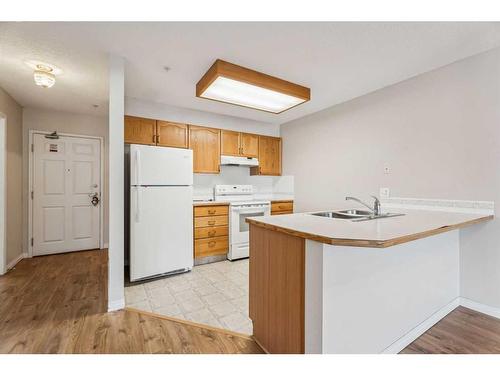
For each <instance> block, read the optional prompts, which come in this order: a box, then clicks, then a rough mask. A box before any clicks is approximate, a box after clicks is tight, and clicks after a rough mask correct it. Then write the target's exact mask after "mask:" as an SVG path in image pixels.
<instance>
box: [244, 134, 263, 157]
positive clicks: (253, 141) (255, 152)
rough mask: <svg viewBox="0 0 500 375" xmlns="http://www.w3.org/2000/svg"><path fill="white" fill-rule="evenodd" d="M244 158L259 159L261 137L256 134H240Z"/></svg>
mask: <svg viewBox="0 0 500 375" xmlns="http://www.w3.org/2000/svg"><path fill="white" fill-rule="evenodd" d="M240 146H241V154H242V156H247V157H249V158H258V157H259V136H258V135H256V134H248V133H240Z"/></svg>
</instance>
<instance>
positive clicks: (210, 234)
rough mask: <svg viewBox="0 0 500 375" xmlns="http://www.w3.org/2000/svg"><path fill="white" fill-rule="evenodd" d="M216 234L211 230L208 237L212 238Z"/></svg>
mask: <svg viewBox="0 0 500 375" xmlns="http://www.w3.org/2000/svg"><path fill="white" fill-rule="evenodd" d="M216 233H217V231H215V230H211V231H210V232H208V236H209V237H213V236H215V234H216Z"/></svg>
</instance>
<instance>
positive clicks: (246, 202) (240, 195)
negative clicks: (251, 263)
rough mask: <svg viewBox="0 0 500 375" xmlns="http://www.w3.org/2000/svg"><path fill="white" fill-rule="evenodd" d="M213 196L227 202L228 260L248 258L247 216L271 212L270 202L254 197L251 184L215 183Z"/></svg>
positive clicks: (265, 214) (219, 200)
mask: <svg viewBox="0 0 500 375" xmlns="http://www.w3.org/2000/svg"><path fill="white" fill-rule="evenodd" d="M214 197H215V201H217V202H229V252H228V254H227V258H228V259H229V260H235V259H241V258H248V255H249V225H248V223H247V222H246V221H245V219H246V218H248V217H256V216H267V215H270V214H271V202H270V201H266V200H261V199H254V196H253V186H252V185H215V187H214Z"/></svg>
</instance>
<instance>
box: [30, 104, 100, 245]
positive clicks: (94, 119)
mask: <svg viewBox="0 0 500 375" xmlns="http://www.w3.org/2000/svg"><path fill="white" fill-rule="evenodd" d="M30 130H43V131H54V130H57V132H58V133H70V134H80V135H91V136H96V137H103V138H104V155H103V157H104V181H103V182H102V184H103V200H102V202H103V205H104V243H105V244H107V243H108V208H109V195H108V118H107V117H103V116H90V115H81V114H74V113H68V112H60V111H52V110H47V109H36V108H24V109H23V197H24V200H23V202H24V208H23V223H24V224H23V227H24V229H25V230H24V235H23V244H24V249H26V250H27V249H28V243H27V238H28V200H29V196H28V190H29V186H28V184H29V181H28V165H29V131H30Z"/></svg>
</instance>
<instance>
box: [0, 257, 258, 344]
mask: <svg viewBox="0 0 500 375" xmlns="http://www.w3.org/2000/svg"><path fill="white" fill-rule="evenodd" d="M107 256H108V254H107V251H106V250H91V251H82V252H75V253H67V254H58V255H49V256H44V257H37V258H31V259H24V260H22V261H21V262H20V263H19V264H18V265H17V266H16V268H15V269H13V270H11V271H10V272H8V273H7V274H6V275H4V276H0V301H1V303H0V353H262V350H261V349H260V347H259V346H258V345H257V344H256V343H255V342H254V341H253V340H252V339H250V338H246V337H241V336H238V335H232V334H229V333H226V332H222V331H220V330H212V329H208V328H204V327H198V326H193V325H190V324H184V323H182V322H175V321H171V320H167V319H162V318H158V317H154V316H150V315H148V314H143V313H140V312H137V311H127V310H121V311H117V312H113V313H107V312H106V310H107V262H108V258H107Z"/></svg>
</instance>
